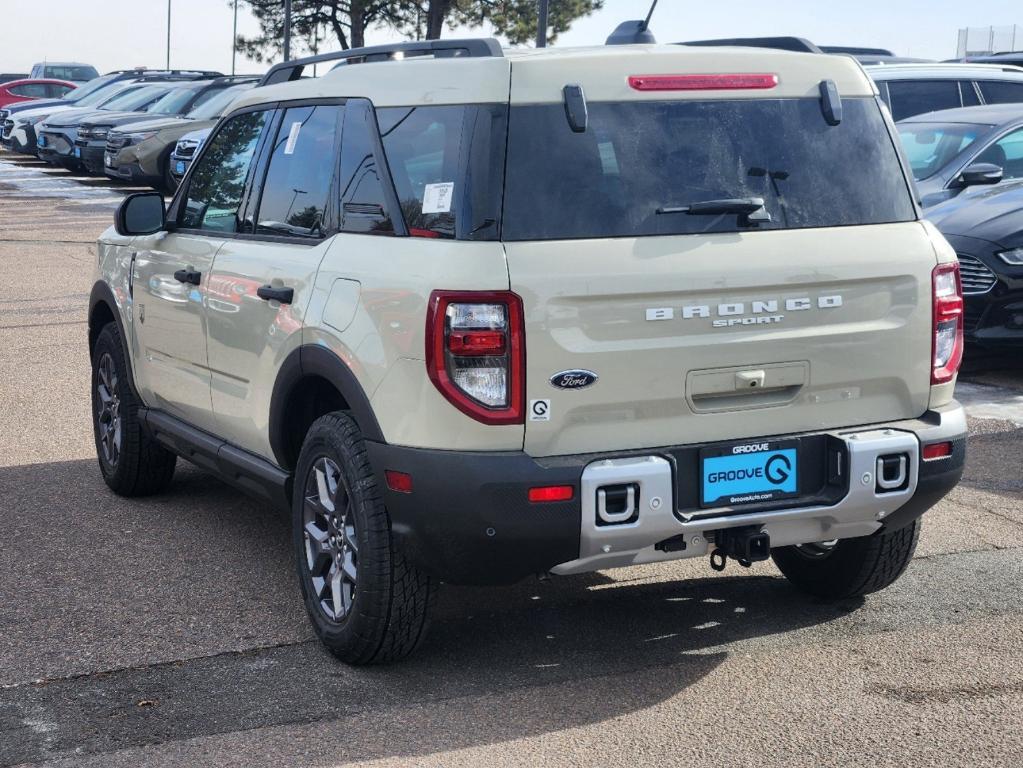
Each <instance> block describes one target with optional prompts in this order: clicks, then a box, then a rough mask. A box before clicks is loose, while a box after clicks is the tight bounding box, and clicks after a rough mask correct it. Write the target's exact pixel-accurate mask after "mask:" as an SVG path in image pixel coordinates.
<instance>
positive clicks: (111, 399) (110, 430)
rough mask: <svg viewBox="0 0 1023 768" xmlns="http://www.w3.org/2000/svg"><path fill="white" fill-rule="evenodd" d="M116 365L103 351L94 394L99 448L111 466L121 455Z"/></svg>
mask: <svg viewBox="0 0 1023 768" xmlns="http://www.w3.org/2000/svg"><path fill="white" fill-rule="evenodd" d="M118 383H119V381H118V377H117V366H116V365H115V364H114V358H113V357H112V356H111V355H110V353H109V352H104V353H103V356H102V357H101V358H100V360H99V366H98V368H97V381H96V394H97V395H98V396H99V413H98V414H97V416H96V422H97V430H98V432H99V445H100V450H101V451H102V452H103V459H104V461H106V463H107V464H108V465H109V466H111V467H116V466H117V460H118V459H119V458H120V457H121V399H120V397H118V394H117V392H118V390H117V385H118Z"/></svg>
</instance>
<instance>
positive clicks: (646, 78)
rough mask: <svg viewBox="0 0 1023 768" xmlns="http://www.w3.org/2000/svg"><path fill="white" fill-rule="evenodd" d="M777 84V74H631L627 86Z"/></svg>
mask: <svg viewBox="0 0 1023 768" xmlns="http://www.w3.org/2000/svg"><path fill="white" fill-rule="evenodd" d="M777 85H778V76H777V75H769V74H745V75H727V74H721V75H632V76H631V77H630V78H629V87H630V88H633V89H635V90H637V91H745V90H767V89H770V88H774V87H776V86H777Z"/></svg>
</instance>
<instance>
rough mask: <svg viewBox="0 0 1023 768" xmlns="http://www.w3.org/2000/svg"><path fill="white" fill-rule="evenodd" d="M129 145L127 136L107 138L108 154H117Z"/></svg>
mask: <svg viewBox="0 0 1023 768" xmlns="http://www.w3.org/2000/svg"><path fill="white" fill-rule="evenodd" d="M127 143H128V137H127V136H110V137H108V138H107V149H106V151H107V152H117V151H119V150H121V149H123V148H124V146H125V145H126V144H127Z"/></svg>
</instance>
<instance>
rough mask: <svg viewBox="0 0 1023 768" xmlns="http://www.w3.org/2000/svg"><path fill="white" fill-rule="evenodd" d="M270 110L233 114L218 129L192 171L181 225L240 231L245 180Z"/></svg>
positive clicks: (222, 230) (221, 230)
mask: <svg viewBox="0 0 1023 768" xmlns="http://www.w3.org/2000/svg"><path fill="white" fill-rule="evenodd" d="M267 115H268V113H267V112H248V113H246V114H243V115H238V116H237V117H232V118H231V119H230V120H228V121H227V122H226V123H224V125H223V127H222V128H221V129H220V130H219V131H217V133H216V135H215V136H214V137H213V138H212V139H211V140H210V142H209V146H208V147H207V148H206V151H205V152H204V153H203V155H202V157H201V158H200V159H199V161H198V164H197V166H196V168H195V170H193V171H192V177H191V182H190V183H189V185H188V196H187V197H186V199H185V202H184V205H182V207H181V210H182V213H181V219H180V223H181V226H182V227H183V228H185V229H204V230H210V231H213V232H238V231H240V223H241V211H240V208H241V204H242V198H243V195H244V192H245V183H246V180H247V179H248V175H249V170H250V168H251V166H252V156H253V155H254V154H255V151H256V145H257V144H258V142H259V136H260V134H261V133H262V131H263V129H264V127H265V126H266V123H267Z"/></svg>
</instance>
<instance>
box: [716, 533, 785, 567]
mask: <svg viewBox="0 0 1023 768" xmlns="http://www.w3.org/2000/svg"><path fill="white" fill-rule="evenodd" d="M713 535H714V551H713V552H711V553H710V567H711V568H713V569H714V570H715V571H723V570H725V563H726V562H727V561H728V558H730V557H731V558H733V559H734V560H737V561H738V563H739V565H741V566H743V567H744V568H749V567H750V566H751V565H752V564H753V563H756V562H759V561H760V560H766V559H767V558H768V557H770V556H771V537H770V536H769V535H768V534H767V531H765V530H763V529H762V528H760V527H759V526H756V525H747V526H744V527H742V528H723V529H722V530H720V531H714V534H713Z"/></svg>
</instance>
